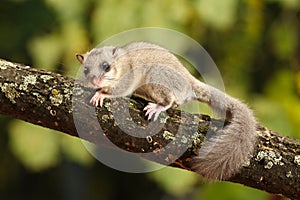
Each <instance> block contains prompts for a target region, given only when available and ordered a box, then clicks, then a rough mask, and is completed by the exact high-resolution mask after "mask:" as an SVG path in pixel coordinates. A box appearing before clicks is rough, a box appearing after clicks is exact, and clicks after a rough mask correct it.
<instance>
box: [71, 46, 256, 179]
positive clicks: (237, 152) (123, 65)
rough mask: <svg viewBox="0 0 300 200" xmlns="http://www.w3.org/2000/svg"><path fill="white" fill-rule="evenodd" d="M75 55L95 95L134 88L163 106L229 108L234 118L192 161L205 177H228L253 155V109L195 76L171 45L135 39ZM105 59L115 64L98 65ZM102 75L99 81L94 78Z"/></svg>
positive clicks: (219, 110)
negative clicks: (95, 89) (191, 104)
mask: <svg viewBox="0 0 300 200" xmlns="http://www.w3.org/2000/svg"><path fill="white" fill-rule="evenodd" d="M77 56H82V57H80V58H79V57H77V58H78V60H79V61H80V62H81V63H82V64H83V66H84V67H86V68H88V69H89V70H88V71H89V73H87V74H86V76H85V79H86V81H87V82H89V83H90V85H91V86H92V87H99V85H100V86H101V90H100V91H98V92H97V93H98V94H97V93H96V94H95V96H97V95H98V96H97V98H99V96H101V100H103V99H104V98H113V97H120V96H127V95H131V94H132V93H134V92H135V93H136V94H138V95H141V96H143V97H146V98H147V99H149V100H151V101H154V102H155V103H156V104H158V105H160V106H161V107H162V108H164V109H168V108H169V107H171V106H175V105H181V104H184V103H186V102H188V101H191V100H198V101H201V102H204V103H207V104H208V105H209V106H211V107H212V109H213V111H215V112H217V113H226V114H227V117H228V118H229V119H228V120H229V121H230V123H229V124H228V125H226V126H225V127H224V128H223V129H222V130H220V131H218V132H217V133H216V134H215V135H213V136H212V137H209V138H208V139H207V141H206V142H205V144H204V145H203V146H202V147H201V149H200V153H199V155H198V156H196V157H195V158H194V159H193V161H192V168H193V170H194V171H196V172H197V173H199V174H201V175H202V176H203V177H205V178H208V179H214V180H224V179H228V178H230V177H231V176H233V175H234V174H236V173H237V172H238V171H239V169H240V168H241V166H242V165H243V164H245V162H246V161H247V160H248V159H249V158H250V156H251V154H252V152H253V150H254V147H255V144H256V136H255V126H256V120H255V117H254V115H253V113H252V111H251V110H250V109H249V108H248V107H247V106H246V105H245V104H244V103H242V102H241V101H240V100H238V99H235V98H233V97H231V96H229V95H227V94H225V93H223V92H222V91H220V90H218V89H216V88H214V87H212V86H209V85H207V84H205V83H202V82H200V81H199V80H197V79H196V78H194V77H193V76H192V75H191V74H190V73H189V71H188V70H187V69H186V68H185V67H184V66H183V64H182V63H181V62H180V61H179V60H178V59H177V58H176V56H174V55H173V54H172V53H171V52H169V51H168V50H167V49H165V48H163V47H161V46H158V45H155V44H151V43H146V42H134V43H130V44H127V45H125V46H123V47H113V46H106V47H102V48H96V49H92V50H91V51H90V52H88V53H86V54H84V55H80V54H78V55H77ZM104 61H106V62H108V63H109V64H110V66H111V69H110V71H108V72H104V71H103V69H101V67H99V66H101V63H103V62H104ZM100 79H101V80H102V82H101V84H97V85H95V84H93V83H94V82H93V83H92V80H100ZM98 100H99V99H97V100H96V104H97V103H98V102H97V101H98ZM99 101H100V100H99ZM100 105H101V104H100ZM158 114H159V112H158Z"/></svg>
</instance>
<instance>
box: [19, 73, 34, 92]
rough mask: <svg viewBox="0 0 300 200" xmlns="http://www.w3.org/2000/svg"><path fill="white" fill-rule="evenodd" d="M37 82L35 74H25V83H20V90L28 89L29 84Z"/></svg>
mask: <svg viewBox="0 0 300 200" xmlns="http://www.w3.org/2000/svg"><path fill="white" fill-rule="evenodd" d="M36 82H37V78H36V76H34V75H28V76H24V80H23V83H22V84H20V86H19V89H20V90H27V89H28V85H29V84H31V85H35V84H36Z"/></svg>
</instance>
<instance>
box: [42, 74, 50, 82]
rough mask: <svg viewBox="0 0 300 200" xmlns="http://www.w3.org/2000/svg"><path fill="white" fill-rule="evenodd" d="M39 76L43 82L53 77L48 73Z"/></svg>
mask: <svg viewBox="0 0 300 200" xmlns="http://www.w3.org/2000/svg"><path fill="white" fill-rule="evenodd" d="M40 78H41V79H42V80H43V82H44V83H46V82H47V81H49V80H51V79H53V76H50V75H46V74H45V75H41V76H40Z"/></svg>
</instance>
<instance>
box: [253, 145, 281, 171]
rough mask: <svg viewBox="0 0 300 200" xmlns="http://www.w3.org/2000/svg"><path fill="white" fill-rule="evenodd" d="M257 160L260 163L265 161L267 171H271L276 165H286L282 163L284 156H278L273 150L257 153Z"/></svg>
mask: <svg viewBox="0 0 300 200" xmlns="http://www.w3.org/2000/svg"><path fill="white" fill-rule="evenodd" d="M255 160H256V161H258V162H259V161H264V163H265V166H264V168H265V169H271V168H272V167H273V166H274V165H281V166H282V165H284V163H283V162H282V156H281V155H278V154H276V153H275V152H274V151H272V150H263V151H259V152H258V153H257V156H256V158H255Z"/></svg>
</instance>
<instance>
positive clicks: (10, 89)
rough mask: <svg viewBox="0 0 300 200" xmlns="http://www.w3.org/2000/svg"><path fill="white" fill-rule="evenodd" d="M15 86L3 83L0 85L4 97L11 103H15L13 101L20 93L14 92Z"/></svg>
mask: <svg viewBox="0 0 300 200" xmlns="http://www.w3.org/2000/svg"><path fill="white" fill-rule="evenodd" d="M16 86H17V84H15V83H4V84H0V87H1V91H2V92H3V93H4V94H5V97H6V98H8V99H9V100H10V102H12V103H16V101H15V99H16V98H18V97H19V96H20V93H19V92H18V91H17V90H16Z"/></svg>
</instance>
